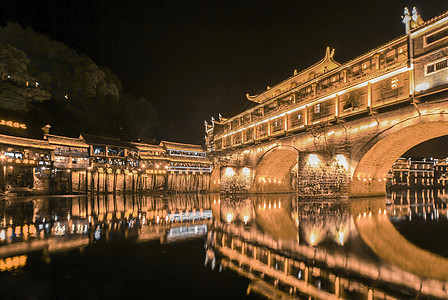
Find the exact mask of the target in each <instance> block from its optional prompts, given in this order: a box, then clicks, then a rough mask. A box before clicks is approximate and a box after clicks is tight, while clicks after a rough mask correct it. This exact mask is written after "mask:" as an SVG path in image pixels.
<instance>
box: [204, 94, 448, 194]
mask: <svg viewBox="0 0 448 300" xmlns="http://www.w3.org/2000/svg"><path fill="white" fill-rule="evenodd" d="M447 100H448V98H447V95H446V94H443V95H441V94H439V95H438V96H437V97H434V96H427V99H420V101H419V102H420V103H419V104H416V103H417V102H411V104H409V103H406V104H403V105H401V106H399V107H394V108H393V109H386V110H384V111H377V112H376V113H374V114H368V113H366V114H365V115H363V116H360V117H358V118H356V119H352V120H350V119H346V120H344V121H343V122H342V121H340V122H338V121H337V120H336V121H334V122H327V123H319V124H315V125H311V126H309V127H308V128H307V130H305V131H302V132H299V133H296V134H291V135H285V136H282V137H278V138H271V139H270V140H267V141H264V142H260V143H257V144H252V145H247V146H242V147H240V148H232V149H228V150H225V151H222V152H220V153H219V154H218V155H216V157H215V162H216V163H215V169H214V171H213V174H212V179H211V189H212V190H214V191H219V190H220V191H221V192H252V193H283V192H293V191H298V192H300V193H301V194H303V195H310V196H316V195H334V194H348V195H350V196H352V197H357V196H376V195H383V194H385V191H386V179H387V174H388V171H389V170H390V168H391V167H392V165H393V163H394V162H395V161H396V160H397V159H398V158H399V157H400V156H401V155H403V154H404V153H405V152H406V151H407V150H409V149H411V148H412V147H414V146H416V145H418V144H420V143H422V142H425V141H427V140H430V139H433V138H437V137H440V136H444V135H448V101H447Z"/></svg>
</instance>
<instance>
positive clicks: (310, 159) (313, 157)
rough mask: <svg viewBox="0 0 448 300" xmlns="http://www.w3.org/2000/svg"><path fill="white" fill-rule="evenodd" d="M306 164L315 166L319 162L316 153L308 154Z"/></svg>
mask: <svg viewBox="0 0 448 300" xmlns="http://www.w3.org/2000/svg"><path fill="white" fill-rule="evenodd" d="M308 164H309V165H310V166H312V167H317V166H318V165H319V164H320V158H319V156H317V154H310V155H309V156H308Z"/></svg>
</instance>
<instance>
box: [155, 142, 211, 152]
mask: <svg viewBox="0 0 448 300" xmlns="http://www.w3.org/2000/svg"><path fill="white" fill-rule="evenodd" d="M160 146H162V147H164V148H166V149H173V150H182V151H196V152H204V150H203V149H202V146H201V145H192V144H183V143H175V142H168V141H161V142H160Z"/></svg>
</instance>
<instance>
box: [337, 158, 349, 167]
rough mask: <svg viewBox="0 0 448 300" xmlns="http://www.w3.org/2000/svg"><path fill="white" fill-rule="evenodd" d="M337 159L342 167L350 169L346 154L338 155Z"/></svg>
mask: <svg viewBox="0 0 448 300" xmlns="http://www.w3.org/2000/svg"><path fill="white" fill-rule="evenodd" d="M336 161H337V163H338V164H339V165H340V166H341V167H343V168H344V169H348V161H347V159H346V158H345V156H344V155H342V154H338V155H336Z"/></svg>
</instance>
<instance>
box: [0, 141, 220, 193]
mask: <svg viewBox="0 0 448 300" xmlns="http://www.w3.org/2000/svg"><path fill="white" fill-rule="evenodd" d="M166 146H169V148H166ZM0 157H1V163H2V166H1V168H0V189H1V190H2V191H3V192H16V193H23V194H97V193H141V192H154V191H175V192H179V191H182V192H184V191H187V192H190V191H191V192H193V191H194V192H198V191H199V192H205V191H208V190H209V182H210V172H211V170H212V164H211V161H210V160H209V159H208V158H207V157H206V152H205V151H203V150H202V148H201V146H199V145H188V144H180V143H173V142H162V143H161V144H160V145H152V144H147V143H134V142H124V141H121V140H119V139H117V138H107V137H101V136H93V135H87V134H82V135H80V137H79V138H70V137H64V136H57V135H51V134H46V135H45V136H44V139H42V140H36V139H28V138H21V137H14V136H8V135H0Z"/></svg>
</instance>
